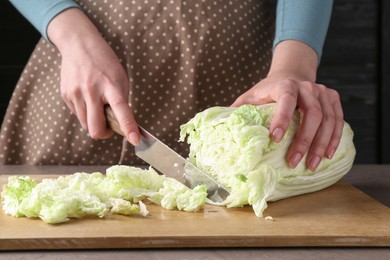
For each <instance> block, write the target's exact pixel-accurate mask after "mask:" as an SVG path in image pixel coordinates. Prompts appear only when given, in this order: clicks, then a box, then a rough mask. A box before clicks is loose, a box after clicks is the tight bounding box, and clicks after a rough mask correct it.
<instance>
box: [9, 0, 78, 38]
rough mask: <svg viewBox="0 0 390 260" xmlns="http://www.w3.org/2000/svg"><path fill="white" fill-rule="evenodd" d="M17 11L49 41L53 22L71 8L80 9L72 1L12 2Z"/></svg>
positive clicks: (17, 0) (33, 0) (25, 0)
mask: <svg viewBox="0 0 390 260" xmlns="http://www.w3.org/2000/svg"><path fill="white" fill-rule="evenodd" d="M10 2H11V3H12V4H13V5H14V6H15V8H16V9H18V11H19V12H20V13H21V14H22V15H23V16H24V17H25V18H26V19H27V20H28V21H29V22H30V23H31V24H32V25H33V26H34V27H35V28H36V29H37V30H38V31H39V32H40V33H41V35H42V36H43V37H45V38H46V39H48V36H47V27H48V25H49V23H50V22H51V20H53V18H54V17H56V16H57V15H58V14H60V13H61V12H63V11H65V10H67V9H69V8H80V7H79V5H77V4H76V3H75V2H74V1H72V0H39V1H36V0H10Z"/></svg>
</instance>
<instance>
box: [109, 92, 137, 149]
mask: <svg viewBox="0 0 390 260" xmlns="http://www.w3.org/2000/svg"><path fill="white" fill-rule="evenodd" d="M108 103H109V105H110V106H111V108H112V111H113V112H114V114H115V117H116V118H117V120H118V122H119V125H120V127H121V130H122V132H123V134H124V135H125V136H126V138H127V140H128V141H129V142H130V143H131V144H133V145H134V146H137V145H138V144H139V143H140V133H139V130H138V125H137V122H136V121H135V119H134V116H133V113H132V111H131V109H130V107H129V105H128V103H127V101H125V100H124V99H123V98H122V97H116V98H113V99H109V100H108Z"/></svg>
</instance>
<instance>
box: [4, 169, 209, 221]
mask: <svg viewBox="0 0 390 260" xmlns="http://www.w3.org/2000/svg"><path fill="white" fill-rule="evenodd" d="M206 197H207V191H206V188H205V186H204V185H201V186H198V187H195V188H194V189H190V188H188V187H186V186H184V185H183V184H181V183H180V182H178V181H176V180H174V179H171V178H168V177H165V176H162V175H158V174H157V172H155V171H154V170H153V169H152V168H149V169H142V168H138V167H130V166H122V165H115V166H112V167H110V168H108V169H107V170H106V174H105V175H104V174H102V173H99V172H94V173H80V172H79V173H74V174H71V175H66V176H60V177H58V178H55V179H43V180H42V181H41V182H39V183H38V182H36V181H34V180H32V179H31V178H30V177H26V176H11V177H9V179H8V183H7V184H5V185H4V187H3V191H2V193H1V201H2V203H3V210H4V212H5V213H6V214H9V215H11V216H14V217H29V218H34V217H39V218H41V219H42V220H43V221H45V222H47V223H51V224H55V223H62V222H66V221H68V220H69V219H70V218H82V217H84V216H86V215H96V216H98V217H101V218H102V217H104V216H105V215H107V214H108V213H114V214H122V215H133V214H140V215H142V216H147V215H148V213H149V212H148V210H147V208H146V205H145V204H144V203H142V200H144V199H148V200H150V201H151V202H153V203H156V204H158V205H161V206H162V207H163V208H166V209H179V210H185V211H196V210H198V209H199V208H201V207H203V206H204V204H205V201H206Z"/></svg>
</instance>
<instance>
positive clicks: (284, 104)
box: [270, 91, 297, 142]
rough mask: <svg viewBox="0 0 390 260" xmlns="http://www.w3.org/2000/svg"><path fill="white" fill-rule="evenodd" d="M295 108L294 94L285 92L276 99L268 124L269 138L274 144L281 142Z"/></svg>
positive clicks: (295, 96) (295, 97) (295, 98)
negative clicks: (273, 112)
mask: <svg viewBox="0 0 390 260" xmlns="http://www.w3.org/2000/svg"><path fill="white" fill-rule="evenodd" d="M296 107H297V94H296V92H293V91H286V92H284V94H282V95H281V96H280V97H276V109H275V114H274V115H273V117H272V121H271V124H270V132H271V136H272V139H273V140H274V141H275V142H279V141H280V140H282V138H283V136H284V134H285V133H286V130H287V128H288V125H289V124H290V121H291V117H292V115H293V114H294V111H295V109H296Z"/></svg>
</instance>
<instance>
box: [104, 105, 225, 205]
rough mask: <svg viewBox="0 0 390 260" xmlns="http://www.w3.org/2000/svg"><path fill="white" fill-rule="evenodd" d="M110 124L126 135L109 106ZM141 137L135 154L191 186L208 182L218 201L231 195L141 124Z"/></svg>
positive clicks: (211, 196) (210, 190)
mask: <svg viewBox="0 0 390 260" xmlns="http://www.w3.org/2000/svg"><path fill="white" fill-rule="evenodd" d="M105 113H106V118H107V123H108V126H109V127H110V128H111V129H112V130H113V131H114V132H116V133H118V134H120V135H122V136H124V134H123V132H122V130H121V129H120V125H119V122H118V120H117V119H116V117H115V114H114V112H113V111H112V109H111V107H110V106H105ZM138 128H139V131H140V134H141V140H140V144H139V145H137V146H135V148H134V150H135V154H136V155H137V156H138V157H139V158H141V159H142V160H144V161H145V162H147V163H148V164H149V165H150V166H152V167H153V168H154V169H155V170H157V171H158V172H159V173H161V174H163V175H165V176H167V177H171V178H174V179H176V180H178V181H180V182H181V183H183V184H185V185H186V186H187V187H189V188H194V187H196V186H197V185H202V184H204V185H206V187H207V197H208V198H209V199H210V200H211V201H212V202H214V203H221V202H223V201H225V199H226V198H227V197H228V196H229V194H230V193H229V191H228V190H226V189H225V188H224V187H223V186H222V185H220V184H219V183H218V182H217V181H215V180H214V179H213V178H212V177H210V176H209V175H207V174H206V173H205V172H203V171H202V170H201V169H199V168H198V167H196V166H195V165H194V164H192V163H191V162H189V161H188V160H186V159H185V158H183V157H182V156H181V155H179V154H178V153H176V152H175V151H174V150H173V149H171V148H170V147H169V146H167V145H166V144H164V143H163V142H161V141H160V140H159V139H157V138H156V137H155V136H153V135H152V134H151V133H149V132H148V131H146V130H145V129H144V128H142V127H141V126H138Z"/></svg>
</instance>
